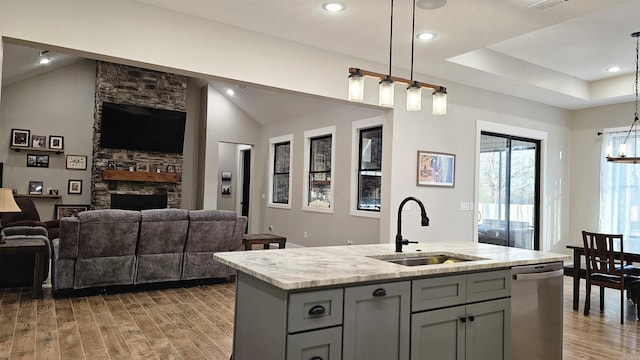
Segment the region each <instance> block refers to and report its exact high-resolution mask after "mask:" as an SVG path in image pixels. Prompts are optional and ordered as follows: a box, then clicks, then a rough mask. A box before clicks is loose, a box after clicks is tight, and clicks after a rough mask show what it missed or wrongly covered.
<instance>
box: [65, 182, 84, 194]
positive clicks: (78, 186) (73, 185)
mask: <svg viewBox="0 0 640 360" xmlns="http://www.w3.org/2000/svg"><path fill="white" fill-rule="evenodd" d="M67 193H68V194H82V180H69V188H68V189H67Z"/></svg>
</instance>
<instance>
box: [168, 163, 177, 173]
mask: <svg viewBox="0 0 640 360" xmlns="http://www.w3.org/2000/svg"><path fill="white" fill-rule="evenodd" d="M167 172H170V173H172V172H176V167H175V166H174V165H167Z"/></svg>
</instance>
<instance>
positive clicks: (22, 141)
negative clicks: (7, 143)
mask: <svg viewBox="0 0 640 360" xmlns="http://www.w3.org/2000/svg"><path fill="white" fill-rule="evenodd" d="M29 140H31V131H30V130H22V129H11V146H21V147H29Z"/></svg>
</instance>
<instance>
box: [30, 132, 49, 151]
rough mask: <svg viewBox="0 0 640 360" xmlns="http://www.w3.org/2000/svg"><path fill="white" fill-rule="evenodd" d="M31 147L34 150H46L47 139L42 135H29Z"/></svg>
mask: <svg viewBox="0 0 640 360" xmlns="http://www.w3.org/2000/svg"><path fill="white" fill-rule="evenodd" d="M31 147H32V148H36V149H46V148H47V137H46V136H44V135H31Z"/></svg>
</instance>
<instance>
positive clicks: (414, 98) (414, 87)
mask: <svg viewBox="0 0 640 360" xmlns="http://www.w3.org/2000/svg"><path fill="white" fill-rule="evenodd" d="M415 37H416V0H413V17H412V23H411V84H410V85H409V87H407V111H420V110H421V109H422V88H421V87H420V85H418V82H417V81H414V80H413V53H414V42H415Z"/></svg>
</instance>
